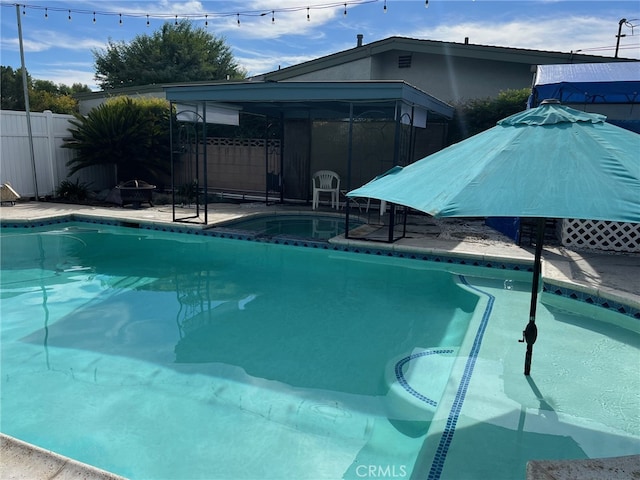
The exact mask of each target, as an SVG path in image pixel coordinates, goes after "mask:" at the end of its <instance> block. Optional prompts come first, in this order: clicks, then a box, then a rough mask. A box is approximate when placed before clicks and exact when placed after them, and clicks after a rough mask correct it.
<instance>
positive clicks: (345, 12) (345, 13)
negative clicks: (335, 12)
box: [342, 3, 347, 17]
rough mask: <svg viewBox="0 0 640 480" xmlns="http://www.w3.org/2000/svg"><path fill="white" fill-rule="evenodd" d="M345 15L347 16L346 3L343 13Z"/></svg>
mask: <svg viewBox="0 0 640 480" xmlns="http://www.w3.org/2000/svg"><path fill="white" fill-rule="evenodd" d="M342 14H343V15H344V16H345V17H346V16H347V4H346V3H345V4H344V12H343V13H342Z"/></svg>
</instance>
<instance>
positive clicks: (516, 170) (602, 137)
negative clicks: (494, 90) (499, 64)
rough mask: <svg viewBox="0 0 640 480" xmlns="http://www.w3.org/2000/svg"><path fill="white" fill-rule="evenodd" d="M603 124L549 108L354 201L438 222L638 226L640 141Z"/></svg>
mask: <svg viewBox="0 0 640 480" xmlns="http://www.w3.org/2000/svg"><path fill="white" fill-rule="evenodd" d="M605 120H606V117H605V116H604V115H598V114H590V113H585V112H581V111H579V110H574V109H572V108H569V107H563V106H561V105H559V104H553V103H550V104H543V105H541V106H540V107H537V108H533V109H530V110H525V111H523V112H520V113H517V114H515V115H512V116H510V117H507V118H505V119H504V120H501V121H499V122H498V124H497V125H496V126H495V127H493V128H491V129H489V130H486V131H484V132H482V133H479V134H477V135H475V136H473V137H471V138H468V139H467V140H464V141H462V142H460V143H457V144H455V145H452V146H450V147H448V148H445V149H444V150H441V151H439V152H437V153H434V154H433V155H430V156H428V157H426V158H423V159H422V160H419V161H417V162H415V163H413V164H411V165H408V166H407V167H404V168H400V167H395V168H394V169H392V170H390V171H389V172H388V174H387V175H382V176H380V177H378V178H376V179H374V180H372V181H371V182H369V183H367V184H366V185H364V186H362V187H360V188H357V189H355V190H352V191H351V192H349V193H348V196H349V197H368V198H376V199H379V200H385V201H387V202H391V203H396V204H399V205H406V206H408V207H412V208H415V209H417V210H421V211H423V212H426V213H428V214H431V215H433V216H436V217H547V218H581V219H589V220H614V221H622V222H640V153H639V152H640V135H639V134H637V133H634V132H630V131H628V130H624V129H622V128H620V127H616V126H615V125H611V124H608V123H606V122H605Z"/></svg>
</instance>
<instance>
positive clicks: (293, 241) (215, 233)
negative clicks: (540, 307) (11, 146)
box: [0, 213, 640, 320]
mask: <svg viewBox="0 0 640 480" xmlns="http://www.w3.org/2000/svg"><path fill="white" fill-rule="evenodd" d="M67 222H85V223H91V224H100V225H111V226H121V227H131V228H140V229H144V230H153V231H160V232H170V233H182V234H188V235H196V236H203V237H213V238H225V239H231V240H245V241H249V242H256V243H273V244H276V245H286V246H293V247H304V248H315V249H321V250H331V251H337V252H348V253H358V254H364V255H373V256H382V257H390V258H406V259H409V260H419V261H425V262H435V263H443V264H451V265H468V266H474V267H485V268H491V269H495V270H505V271H523V272H532V271H533V268H532V266H531V265H529V264H521V263H516V262H506V261H505V262H503V261H500V260H483V259H474V258H469V257H459V256H455V255H445V254H436V253H421V252H410V251H396V250H390V249H386V248H376V247H369V246H350V245H341V244H333V243H329V242H328V241H324V240H317V239H306V238H298V237H293V236H286V235H276V236H273V237H269V236H261V235H256V234H254V233H251V232H245V231H241V230H233V229H228V228H224V227H208V228H203V227H202V226H201V225H194V226H189V225H184V224H176V223H171V224H166V223H153V222H145V221H127V220H117V219H112V218H98V217H93V216H90V215H82V214H75V213H72V214H68V215H61V216H57V217H51V218H47V219H43V220H26V221H13V222H5V221H3V220H2V219H0V229H1V230H4V229H10V228H35V227H45V226H49V225H59V224H61V223H67ZM542 291H543V292H547V293H552V294H554V295H558V296H561V297H565V298H568V299H572V300H577V301H580V302H584V303H587V304H590V305H596V306H598V307H601V308H604V309H607V310H610V311H615V312H618V313H621V314H623V315H627V316H630V317H632V318H635V319H638V320H640V309H639V308H635V307H632V306H630V305H627V304H624V303H622V302H618V301H615V300H612V299H609V298H604V297H600V296H598V295H596V294H589V293H584V292H581V291H578V290H573V289H571V288H567V287H558V286H555V285H549V284H544V285H543V289H542Z"/></svg>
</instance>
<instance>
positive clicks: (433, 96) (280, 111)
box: [78, 35, 628, 201]
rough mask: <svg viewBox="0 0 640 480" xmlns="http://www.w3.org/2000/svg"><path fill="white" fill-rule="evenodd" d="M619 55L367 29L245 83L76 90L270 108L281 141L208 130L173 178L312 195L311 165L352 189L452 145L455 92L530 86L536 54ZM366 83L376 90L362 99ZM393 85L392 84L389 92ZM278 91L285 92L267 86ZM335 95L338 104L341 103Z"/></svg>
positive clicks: (249, 110) (569, 57)
mask: <svg viewBox="0 0 640 480" xmlns="http://www.w3.org/2000/svg"><path fill="white" fill-rule="evenodd" d="M616 60H618V61H625V59H616ZM611 61H612V59H611V58H608V57H599V56H593V55H582V54H575V53H562V52H549V51H538V50H527V49H518V48H507V47H495V46H487V45H474V44H471V43H469V41H468V39H465V42H464V43H455V42H441V41H434V40H418V39H412V38H404V37H390V38H387V39H384V40H380V41H376V42H373V43H370V44H364V42H363V37H362V36H361V35H359V36H358V38H357V44H356V46H355V47H354V48H351V49H348V50H345V51H342V52H338V53H335V54H332V55H328V56H325V57H321V58H318V59H314V60H311V61H308V62H304V63H301V64H298V65H294V66H291V67H287V68H283V69H279V70H277V71H274V72H269V73H265V74H263V75H258V76H255V77H252V78H250V79H248V81H245V82H215V83H212V82H193V83H190V84H187V85H165V86H155V85H154V86H143V87H128V88H126V89H122V90H114V91H110V92H97V93H90V94H82V95H79V96H78V99H79V101H80V111H81V113H86V112H87V111H88V109H89V108H88V107H93V106H95V105H97V104H99V103H100V102H101V101H104V98H105V97H106V96H113V95H117V94H125V95H130V96H160V97H164V98H168V99H169V100H171V101H173V102H183V103H184V102H185V101H186V102H187V103H189V104H190V105H192V106H193V108H194V109H195V110H196V111H200V112H204V111H207V110H209V109H210V108H212V107H214V106H215V105H220V104H224V105H225V106H230V107H231V108H235V109H237V110H238V111H239V112H240V122H242V116H243V115H249V116H253V117H255V116H256V115H258V116H262V117H264V118H265V126H267V125H274V124H279V125H280V127H279V128H280V131H279V133H278V134H277V135H278V137H279V138H278V139H277V141H273V135H272V140H269V141H267V140H265V139H262V140H261V142H262V143H260V142H253V141H252V140H251V139H242V140H238V139H227V140H225V139H211V138H207V139H206V143H207V145H208V147H207V149H200V150H198V155H207V159H206V161H203V160H204V159H203V158H197V156H194V155H193V154H191V157H192V158H191V159H188V158H187V156H183V158H182V159H181V160H180V162H182V165H177V166H178V167H180V168H182V170H183V171H184V172H187V173H185V176H184V178H178V177H179V175H178V177H175V178H173V183H174V188H175V187H176V185H181V184H182V183H185V182H190V181H191V180H190V179H192V178H195V177H197V179H198V182H203V183H204V185H206V187H207V188H209V189H214V190H224V191H229V190H238V191H251V192H257V193H260V192H262V193H266V194H267V196H268V193H269V190H276V191H277V194H278V195H279V196H280V198H285V197H286V198H290V199H297V200H307V201H308V200H309V199H310V194H311V191H310V190H311V187H310V176H311V173H313V171H315V170H321V169H326V168H330V169H333V170H335V171H337V172H338V173H339V174H340V175H341V176H342V177H343V178H345V180H346V181H345V182H344V183H343V185H344V188H345V189H348V188H350V187H353V186H355V185H359V184H361V183H363V182H366V181H368V180H369V179H371V178H373V176H375V175H378V174H380V173H382V172H384V171H386V170H387V169H388V168H390V167H391V166H393V165H398V164H399V165H405V164H407V163H411V162H413V161H415V160H417V159H420V158H423V157H424V156H426V155H429V154H431V153H434V152H435V151H437V150H439V149H441V148H442V147H444V146H445V138H446V133H447V125H448V121H449V120H450V119H451V118H452V116H453V106H452V104H453V103H456V102H462V101H465V100H469V99H477V98H486V97H495V96H496V95H497V94H498V93H499V92H500V91H502V90H506V89H521V88H528V87H530V86H531V84H532V78H533V72H534V71H535V68H536V66H537V65H547V64H568V63H586V62H589V63H598V62H611ZM627 61H628V60H627ZM385 85H386V87H385ZM359 88H361V89H362V92H364V93H366V94H372V96H371V97H367V98H366V99H364V103H363V104H360V105H358V95H359V92H358V89H359ZM385 88H386V93H381V92H382V91H384V90H385ZM407 92H410V95H409V97H410V98H409V97H407V96H406V94H407ZM272 94H277V97H274V98H271V97H269V95H272ZM387 94H390V95H391V96H385V95H387ZM301 95H303V96H301ZM378 95H382V96H378ZM305 96H308V98H307V97H305ZM336 99H338V101H336ZM412 99H413V100H412ZM415 99H418V100H415ZM338 104H339V105H340V108H335V107H336V106H337V105H338ZM349 105H351V106H354V105H355V106H356V108H355V110H356V111H353V109H352V110H351V111H350V110H349ZM363 105H364V107H365V108H361V107H362V106H363ZM523 108H524V106H523ZM194 118H195V117H194ZM208 122H212V120H211V118H209V120H208ZM195 123H197V122H195ZM194 131H199V130H197V129H196V130H194ZM347 132H349V133H348V134H347ZM272 133H273V132H272ZM202 135H203V134H201V136H202ZM180 149H182V150H184V149H185V146H184V145H181V146H180ZM205 164H208V168H207V172H206V174H205V172H204V171H203V172H201V173H198V174H197V175H195V174H194V168H195V166H196V165H200V168H202V167H203V166H204V165H205ZM180 168H178V169H176V170H174V171H176V172H180V171H181V170H180ZM274 179H275V180H274ZM175 182H177V183H175ZM260 187H262V188H260Z"/></svg>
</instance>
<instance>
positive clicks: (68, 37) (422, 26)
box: [0, 0, 640, 90]
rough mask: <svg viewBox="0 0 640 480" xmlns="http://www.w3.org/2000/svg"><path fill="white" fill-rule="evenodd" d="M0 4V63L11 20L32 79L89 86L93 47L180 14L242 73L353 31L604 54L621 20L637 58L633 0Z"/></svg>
mask: <svg viewBox="0 0 640 480" xmlns="http://www.w3.org/2000/svg"><path fill="white" fill-rule="evenodd" d="M1 4H2V5H1V8H0V15H1V17H0V64H2V65H3V66H11V67H13V68H14V69H16V68H19V67H20V65H21V61H20V49H19V35H18V19H17V17H18V16H19V17H20V24H21V28H22V39H23V45H24V57H25V65H26V67H27V71H28V72H29V74H30V75H31V77H32V78H34V79H38V80H50V81H52V82H54V83H56V84H59V83H63V84H65V85H69V86H70V85H72V84H74V83H82V84H86V85H88V86H89V87H90V88H91V89H93V90H99V87H98V86H97V84H96V81H95V79H94V74H95V57H94V52H96V51H104V50H105V49H106V47H107V45H108V42H109V41H112V42H121V41H122V42H126V43H128V42H130V41H131V40H133V39H134V38H135V37H136V36H138V35H151V34H152V33H153V32H154V31H155V30H157V29H158V28H160V27H161V26H162V24H163V23H164V22H167V21H169V22H175V20H176V19H177V20H182V19H184V18H188V19H190V20H191V21H192V22H193V24H194V26H199V27H203V28H206V29H207V31H209V32H210V33H211V34H212V35H214V36H216V37H217V38H222V39H223V40H224V41H225V43H226V44H227V45H228V46H229V47H230V49H231V52H232V53H233V55H234V58H235V59H236V61H237V63H238V64H239V65H240V66H241V67H242V68H244V69H245V70H246V71H247V73H248V74H249V75H257V74H261V73H266V72H270V71H273V70H277V69H278V68H280V67H282V68H284V67H287V66H290V65H295V64H298V63H301V62H304V61H307V60H312V59H314V58H318V57H321V56H325V55H330V54H333V53H337V52H340V51H343V50H347V49H349V48H353V47H355V46H356V38H357V35H358V34H362V35H363V42H364V43H365V44H367V43H371V42H374V41H377V40H382V39H385V38H388V37H391V36H402V37H410V38H416V39H426V40H438V41H446V42H460V43H463V42H464V40H465V37H468V38H469V43H472V44H480V45H493V46H500V47H513V48H526V49H534V50H546V51H556V52H566V53H569V52H577V53H584V54H590V55H599V56H603V57H613V56H614V55H615V50H616V43H617V41H618V38H617V34H618V29H619V28H620V25H621V20H622V19H626V22H623V23H622V27H621V30H620V32H621V34H623V35H624V37H621V38H620V39H619V51H618V56H619V57H626V58H634V59H640V0H632V1H615V0H581V1H579V0H534V1H527V0H429V2H428V6H426V5H425V0H343V1H332V0H277V1H273V0H243V1H233V0H211V1H208V0H201V1H197V0H177V1H171V0H158V1H156V0H146V1H138V0H126V1H105V0H94V1H90V0H87V1H83V0H67V1H46V0H29V3H22V2H20V3H19V4H20V5H21V6H20V14H19V15H18V14H17V13H16V2H13V3H12V2H6V1H4V0H2V2H1ZM345 4H346V5H345ZM23 5H24V6H23ZM385 7H386V9H385ZM345 10H346V15H345ZM93 12H95V22H94V14H93ZM147 15H148V17H147ZM307 15H308V17H307ZM69 17H71V19H69ZM147 20H148V22H149V24H148V25H147ZM238 21H239V22H240V23H239V24H238ZM205 22H206V23H207V25H205Z"/></svg>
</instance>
